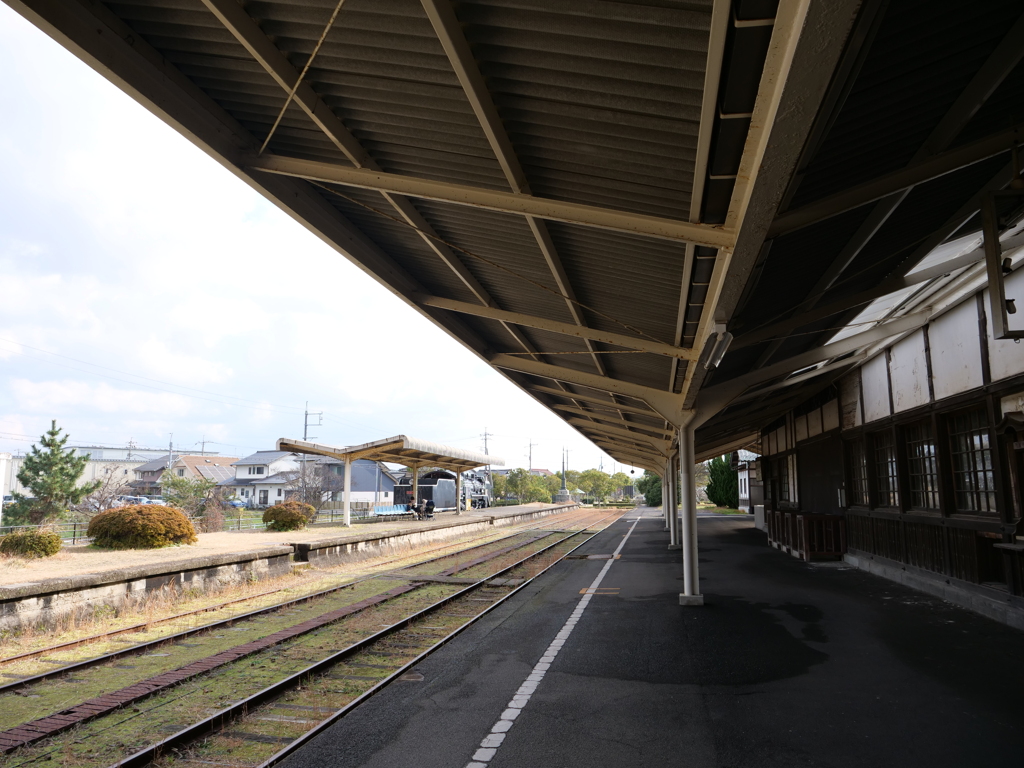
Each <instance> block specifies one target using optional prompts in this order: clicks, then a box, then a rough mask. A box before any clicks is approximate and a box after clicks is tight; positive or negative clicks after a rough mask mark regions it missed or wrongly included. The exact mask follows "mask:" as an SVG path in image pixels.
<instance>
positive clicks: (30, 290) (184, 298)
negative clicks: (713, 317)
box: [0, 5, 628, 471]
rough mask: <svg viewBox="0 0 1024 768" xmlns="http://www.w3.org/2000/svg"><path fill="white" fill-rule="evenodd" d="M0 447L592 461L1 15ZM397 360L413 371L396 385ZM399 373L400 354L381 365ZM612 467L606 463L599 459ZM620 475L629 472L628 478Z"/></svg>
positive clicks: (197, 155) (98, 81)
mask: <svg viewBox="0 0 1024 768" xmlns="http://www.w3.org/2000/svg"><path fill="white" fill-rule="evenodd" d="M0 104H3V105H4V106H3V114H4V118H3V120H0V168H2V171H0V451H12V452H23V451H25V450H26V449H27V448H28V447H29V446H30V445H31V443H32V442H33V440H35V439H37V438H38V436H39V435H40V434H41V433H42V432H43V431H44V430H45V429H46V428H48V427H49V424H50V419H54V418H55V419H57V422H58V424H59V425H60V426H62V427H64V428H65V429H66V430H67V431H68V432H69V433H70V435H71V442H72V443H74V444H103V445H125V444H127V443H128V441H129V440H133V441H134V442H135V443H136V444H137V445H139V446H166V445H167V444H168V441H169V440H170V439H171V433H173V435H174V444H175V447H176V448H180V449H181V450H183V451H191V450H198V449H199V442H200V441H201V440H203V439H204V438H205V439H206V440H207V441H211V442H209V443H208V444H207V448H208V449H210V450H217V451H220V452H221V453H222V454H226V455H235V456H244V455H246V454H247V453H250V452H252V451H255V450H258V449H261V448H263V449H266V448H273V446H274V441H275V440H276V439H277V438H278V437H285V436H288V437H295V436H299V437H301V435H302V419H303V406H304V404H305V402H306V401H307V400H308V401H309V406H310V410H312V411H323V412H324V414H325V415H324V421H323V426H322V427H317V428H315V429H313V430H311V436H314V435H315V436H316V437H317V438H318V439H319V440H321V441H323V442H326V443H331V444H338V445H346V444H354V443H360V442H364V441H368V440H374V439H378V438H382V437H387V436H390V435H394V434H400V433H404V434H410V435H414V436H417V437H421V438H423V439H427V440H434V441H437V442H443V443H448V444H451V445H456V446H460V447H463V448H470V449H479V448H482V439H481V437H480V435H481V434H482V433H483V432H484V430H485V428H486V429H487V430H488V431H489V432H491V433H493V438H492V439H491V446H490V447H491V453H492V454H494V455H498V456H501V457H503V458H504V459H505V462H506V464H507V465H508V466H526V463H527V456H526V454H527V445H528V443H530V442H531V441H532V442H534V443H536V444H537V445H536V446H535V447H534V449H533V466H535V467H547V468H550V469H552V470H555V469H557V468H558V467H559V465H560V456H561V449H562V447H563V446H565V447H566V448H568V449H570V466H572V467H573V468H576V469H585V468H588V467H592V466H597V464H598V462H599V461H600V460H601V459H602V458H603V461H604V468H605V469H606V470H609V471H610V470H611V469H612V459H611V458H609V457H608V456H607V455H605V454H603V453H602V452H601V451H600V450H599V449H598V448H597V447H595V446H594V445H593V444H592V443H591V442H590V441H588V440H586V439H585V438H583V437H581V436H580V435H579V434H578V433H576V432H575V431H573V430H571V429H570V428H569V427H568V426H567V425H565V424H564V423H563V422H562V421H561V420H560V419H558V418H556V417H555V416H553V415H552V414H550V413H549V412H548V411H547V410H546V409H545V408H543V407H542V406H540V405H539V404H537V403H536V402H535V401H534V400H532V399H531V398H529V397H528V396H527V395H525V394H524V393H522V392H521V391H520V390H519V389H518V388H516V387H515V386H513V385H512V384H511V383H509V382H508V381H507V380H505V379H504V378H502V377H501V376H500V375H498V374H497V373H495V372H494V371H492V370H491V369H490V368H489V367H488V366H487V365H486V364H484V363H483V362H481V361H479V360H478V359H477V358H476V357H474V356H473V355H472V354H471V353H470V352H468V351H467V350H465V349H464V348H463V347H462V346H461V345H459V344H458V343H457V342H455V341H454V340H452V339H451V338H449V337H448V336H447V335H446V334H445V333H443V332H442V331H440V330H438V329H437V328H436V327H435V326H433V325H432V324H431V323H430V322H429V321H427V320H426V319H424V318H423V317H422V316H420V315H419V314H418V313H416V312H415V311H413V310H412V309H410V308H409V307H407V306H406V305H405V304H403V303H402V302H401V301H399V300H398V299H396V298H394V297H393V296H392V295H391V294H390V293H388V292H387V291H386V290H385V289H383V288H382V287H380V286H379V285H378V284H376V283H375V282H373V281H372V280H371V279H370V278H368V277H366V276H365V275H364V274H363V273H362V272H361V271H359V270H358V269H357V268H355V267H354V266H352V265H351V264H350V263H349V262H348V261H347V260H346V259H345V258H344V257H343V256H342V255H341V254H339V253H337V252H336V251H334V250H332V249H331V248H329V247H328V246H326V245H324V244H323V243H322V242H320V241H319V240H318V239H317V238H316V237H314V236H313V235H311V234H309V233H308V232H307V231H306V230H305V229H303V228H302V227H301V226H300V225H299V224H297V223H296V222H295V221H293V220H292V219H290V218H289V217H288V216H286V215H285V214H284V213H282V212H280V211H279V210H278V209H277V208H275V207H274V206H273V205H271V204H270V203H268V202H267V201H266V200H264V198H263V197H261V196H260V195H259V194H258V193H256V192H254V191H253V190H252V189H250V188H249V187H248V186H247V185H246V184H244V183H243V182H241V181H239V180H238V179H237V178H235V177H234V176H233V175H232V174H231V173H229V172H228V171H226V170H224V169H223V168H222V167H221V166H220V165H218V164H217V163H216V162H215V161H214V160H212V159H211V158H209V157H208V156H207V155H205V154H204V153H203V152H202V151H201V150H199V149H197V148H196V147H194V146H193V145H192V144H190V143H189V142H188V141H187V140H185V139H184V138H182V137H181V136H179V135H178V134H177V133H176V132H175V131H174V130H172V129H171V128H170V127H168V126H166V125H164V124H163V123H162V122H161V121H160V120H159V119H158V118H156V117H154V116H153V115H151V114H150V113H149V112H147V111H146V110H145V109H144V108H143V107H141V106H139V105H138V104H136V103H135V102H134V101H133V100H132V99H131V98H130V97H128V96H127V95H125V94H124V93H122V92H121V91H119V90H118V89H117V88H115V87H114V86H113V85H111V84H110V83H108V82H107V81H106V80H104V79H103V78H102V77H101V76H100V75H98V74H96V73H95V72H93V71H92V70H91V69H89V68H88V67H87V66H86V65H85V64H83V63H81V62H80V61H79V60H78V59H76V58H75V57H74V56H73V55H72V54H71V53H69V52H67V51H65V50H64V49H63V48H62V47H61V46H59V45H58V44H57V43H55V42H54V41H52V40H51V39H50V38H48V37H47V36H45V35H44V34H43V33H42V32H40V31H38V30H37V29H36V28H35V27H33V26H32V25H31V24H29V23H28V22H27V21H25V20H23V19H22V18H21V17H20V16H18V15H17V14H15V13H14V12H13V11H12V10H10V9H9V8H8V7H7V6H5V5H0ZM409 350H416V351H417V352H416V354H415V359H417V360H418V361H420V362H422V363H423V364H424V365H425V366H426V367H428V368H429V369H430V372H429V374H428V375H426V376H425V377H423V378H418V379H413V378H411V377H410V376H409V375H408V374H407V373H405V372H404V371H407V370H408V368H409V366H408V361H409V359H410V354H409ZM399 361H400V362H399ZM400 370H401V371H402V372H399V371H400ZM619 467H621V465H619ZM627 471H628V469H627Z"/></svg>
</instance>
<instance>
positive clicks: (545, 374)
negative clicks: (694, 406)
mask: <svg viewBox="0 0 1024 768" xmlns="http://www.w3.org/2000/svg"><path fill="white" fill-rule="evenodd" d="M488 361H489V362H490V364H491V365H493V366H495V367H496V368H505V369H507V370H510V371H518V372H520V373H528V374H530V375H532V376H540V377H542V378H546V379H552V380H553V381H561V382H565V383H566V384H578V385H579V386H582V387H589V388H590V389H596V390H598V391H599V392H608V393H611V394H616V395H624V396H626V397H633V398H636V399H637V400H641V401H643V402H645V403H647V404H648V405H649V406H651V408H653V409H654V410H656V411H657V412H658V413H659V414H661V416H662V417H663V418H664V419H665V420H666V421H668V422H669V423H670V424H672V425H673V426H677V427H678V426H683V425H685V424H687V423H688V422H689V420H690V419H691V418H692V416H693V414H692V413H689V412H687V411H685V410H684V409H683V407H682V405H683V404H682V398H681V397H680V396H679V395H675V394H672V393H671V392H665V391H664V390H661V389H654V388H652V387H645V386H642V385H640V384H633V383H631V382H628V381H622V380H620V379H613V378H610V377H608V376H598V375H596V374H593V373H586V372H584V371H575V370H573V369H572V368H563V367H561V366H557V365H549V364H547V363H539V362H537V361H535V360H525V359H522V358H519V357H513V356H511V355H501V354H498V355H492V356H491V357H490V358H488ZM566 396H567V397H572V396H573V395H570V394H568V393H566Z"/></svg>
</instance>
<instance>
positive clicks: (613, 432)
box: [569, 419, 672, 453]
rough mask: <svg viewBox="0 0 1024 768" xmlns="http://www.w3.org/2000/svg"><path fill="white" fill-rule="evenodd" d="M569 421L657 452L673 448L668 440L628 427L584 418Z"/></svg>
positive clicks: (573, 424)
mask: <svg viewBox="0 0 1024 768" xmlns="http://www.w3.org/2000/svg"><path fill="white" fill-rule="evenodd" d="M569 423H570V424H571V425H572V426H574V427H576V428H577V429H580V430H584V431H588V432H596V433H598V434H601V435H606V436H607V437H608V438H609V439H616V440H629V441H632V442H633V443H635V444H636V445H637V447H640V448H649V449H650V450H651V451H652V452H655V453H658V452H662V451H669V450H671V448H672V443H671V442H669V441H668V440H658V439H657V438H653V437H647V436H646V435H641V434H638V433H636V432H631V431H630V430H628V429H617V428H615V427H606V426H605V425H603V424H595V423H593V422H589V421H584V420H583V419H569Z"/></svg>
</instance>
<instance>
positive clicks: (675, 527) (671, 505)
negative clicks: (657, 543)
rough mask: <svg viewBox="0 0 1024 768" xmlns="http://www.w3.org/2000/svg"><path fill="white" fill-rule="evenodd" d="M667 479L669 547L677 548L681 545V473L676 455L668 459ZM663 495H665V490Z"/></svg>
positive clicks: (666, 500)
mask: <svg viewBox="0 0 1024 768" xmlns="http://www.w3.org/2000/svg"><path fill="white" fill-rule="evenodd" d="M665 480H666V483H665V485H666V486H667V490H668V497H667V499H663V501H664V502H665V504H666V506H667V507H668V523H669V526H668V547H669V549H675V548H676V547H678V546H679V523H678V520H679V473H678V472H677V471H676V459H675V456H673V457H672V458H670V459H669V460H668V467H667V470H666V472H665ZM662 495H663V496H664V495H665V494H664V491H663V493H662Z"/></svg>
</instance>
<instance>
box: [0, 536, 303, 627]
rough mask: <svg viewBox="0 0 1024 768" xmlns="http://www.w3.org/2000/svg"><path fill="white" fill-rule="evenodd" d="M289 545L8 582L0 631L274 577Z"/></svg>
mask: <svg viewBox="0 0 1024 768" xmlns="http://www.w3.org/2000/svg"><path fill="white" fill-rule="evenodd" d="M291 560H292V547H291V546H288V545H279V546H273V547H266V548H264V549H260V550H256V551H253V552H231V553H227V554H223V555H209V556H207V557H198V558H191V559H189V560H180V561H177V562H173V563H159V564H157V565H140V566H135V567H132V568H121V569H118V570H113V571H104V572H103V573H87V574H83V575H81V576H68V577H65V578H57V579H46V580H45V581H35V582H24V583H21V584H8V585H6V586H3V587H0V631H4V630H11V629H16V628H17V627H20V626H23V625H30V624H35V625H43V626H51V625H53V624H56V623H57V622H58V621H60V620H61V619H62V618H65V617H67V616H69V615H70V614H72V613H75V612H78V613H80V614H82V615H87V614H91V613H93V612H94V611H96V609H97V608H99V607H100V606H107V607H109V608H112V609H115V610H116V609H118V608H121V607H122V606H124V605H126V604H128V603H130V602H142V601H143V600H145V599H146V598H147V597H148V596H150V595H152V594H153V593H155V592H158V591H160V590H164V589H167V588H169V587H172V586H173V587H175V588H179V589H198V590H202V591H207V590H213V591H216V590H217V589H220V588H222V587H225V586H228V585H230V584H239V583H242V582H246V581H257V580H260V579H265V578H268V577H271V576H279V575H281V574H285V573H288V572H289V571H290V570H291Z"/></svg>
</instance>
